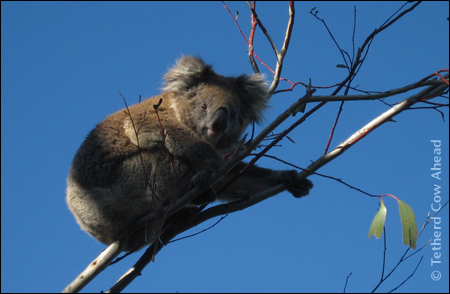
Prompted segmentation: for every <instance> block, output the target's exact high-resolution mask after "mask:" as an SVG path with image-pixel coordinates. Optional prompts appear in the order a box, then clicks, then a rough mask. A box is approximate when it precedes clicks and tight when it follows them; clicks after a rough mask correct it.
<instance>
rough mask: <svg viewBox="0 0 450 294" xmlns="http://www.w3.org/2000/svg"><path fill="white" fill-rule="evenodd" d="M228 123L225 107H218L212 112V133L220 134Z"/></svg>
mask: <svg viewBox="0 0 450 294" xmlns="http://www.w3.org/2000/svg"><path fill="white" fill-rule="evenodd" d="M227 124H228V111H227V110H226V109H225V108H219V109H218V110H217V111H216V113H214V117H213V123H212V129H213V131H214V133H216V134H221V133H223V132H225V130H226V129H227Z"/></svg>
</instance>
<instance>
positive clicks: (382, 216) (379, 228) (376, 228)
mask: <svg viewBox="0 0 450 294" xmlns="http://www.w3.org/2000/svg"><path fill="white" fill-rule="evenodd" d="M380 200H381V199H380ZM386 214H387V209H386V206H384V203H383V200H381V203H380V208H379V209H378V212H377V214H376V215H375V217H374V218H373V221H372V225H371V226H370V229H369V236H368V237H369V239H370V238H371V237H372V235H375V237H377V239H380V237H381V235H382V234H383V229H384V223H385V222H386Z"/></svg>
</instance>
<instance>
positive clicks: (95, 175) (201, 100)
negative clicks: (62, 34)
mask: <svg viewBox="0 0 450 294" xmlns="http://www.w3.org/2000/svg"><path fill="white" fill-rule="evenodd" d="M164 78H165V80H166V82H165V87H164V88H163V89H164V90H165V92H163V93H162V94H160V95H158V96H155V97H153V98H149V99H147V100H145V101H143V102H141V103H139V104H136V105H133V106H131V107H129V109H124V110H120V111H118V112H116V113H114V114H112V115H109V116H108V117H107V118H106V119H105V120H103V121H102V122H101V123H99V124H98V125H97V126H96V127H95V128H94V129H93V130H92V131H91V132H90V133H89V134H88V136H87V137H86V139H85V141H84V142H83V143H82V145H81V147H80V148H79V150H78V151H77V153H76V155H75V158H74V160H73V162H72V165H71V167H70V171H69V177H68V179H67V198H66V200H67V204H68V206H69V208H70V210H71V211H72V213H73V214H74V216H75V218H76V220H77V222H78V224H79V225H80V226H81V228H82V229H83V230H85V231H86V232H87V233H89V234H90V235H91V236H93V237H94V238H96V239H97V240H98V241H100V242H102V243H105V244H107V245H109V244H111V243H112V242H114V241H115V240H116V239H117V238H118V237H119V236H120V235H122V234H123V233H124V230H125V229H126V228H127V227H128V226H129V225H130V224H131V223H132V222H133V221H135V220H137V219H139V218H141V217H143V216H144V215H147V214H148V213H151V212H154V211H157V210H158V209H160V208H161V207H163V206H165V205H168V204H169V203H171V202H172V201H175V200H176V199H177V197H181V196H182V195H184V194H185V193H186V192H188V191H189V190H190V189H191V188H192V187H193V186H200V187H205V186H207V185H208V182H209V180H210V178H211V175H212V174H214V173H218V172H219V173H220V172H222V170H223V168H224V164H225V161H224V154H225V152H227V151H229V150H231V149H232V148H233V146H234V145H235V144H236V142H237V141H238V140H239V139H240V137H241V135H242V133H243V132H244V131H245V129H246V128H247V126H248V125H249V124H250V123H252V122H257V123H259V122H261V120H262V119H263V116H262V112H263V110H264V109H265V108H266V104H267V100H268V95H267V91H266V83H265V82H264V80H263V77H262V76H261V75H258V74H253V75H241V76H239V77H224V76H221V75H218V74H216V73H215V72H214V71H213V70H212V68H211V66H210V65H206V64H205V63H204V62H203V60H201V59H199V58H196V57H182V59H181V60H179V61H178V62H177V65H176V66H174V67H173V68H172V69H170V71H169V72H168V73H167V74H166V75H165V77H164ZM158 104H159V107H158V108H157V110H155V108H154V105H158ZM244 166H245V164H244V163H240V164H238V165H237V166H236V167H235V168H234V169H233V170H232V172H231V173H230V174H229V175H227V177H228V178H230V177H232V176H233V174H236V173H238V172H239V171H240V170H241V169H242V168H243V167H244ZM225 182H226V179H224V180H223V181H222V183H218V184H216V185H215V186H214V187H212V188H213V189H214V190H216V189H218V188H220V185H221V184H222V185H223V183H225ZM279 183H285V184H286V185H287V187H288V190H289V191H290V192H291V193H292V194H293V195H294V196H296V197H301V196H304V195H307V194H308V191H309V189H310V188H312V183H311V182H310V181H309V180H303V181H300V180H299V179H298V173H297V172H295V171H273V170H270V169H264V168H259V167H256V166H253V167H251V168H250V169H249V170H248V171H246V172H245V173H244V174H243V175H242V176H241V177H240V178H239V179H238V180H237V181H236V182H235V183H233V185H231V186H230V187H228V189H227V191H225V193H224V195H218V198H219V200H224V201H230V200H231V201H232V200H233V196H235V195H240V197H242V195H246V194H248V195H251V194H252V193H255V192H258V191H262V190H264V189H266V188H268V187H272V186H274V185H277V184H279ZM234 199H236V198H234ZM213 200H214V197H213V199H210V201H213ZM199 202H201V201H199ZM196 204H199V203H197V201H194V202H193V203H191V204H190V205H196ZM160 227H161V224H160V223H158V222H157V221H156V222H155V223H151V224H148V225H147V226H146V228H143V229H140V230H137V231H135V232H134V233H133V234H132V236H131V237H130V238H129V239H128V241H127V244H126V245H124V247H123V248H124V249H123V250H125V251H131V250H135V249H137V248H139V247H142V246H143V245H145V244H148V243H151V242H152V240H154V237H155V235H156V234H157V233H158V230H159V228H160ZM130 233H131V232H130ZM152 238H153V239H152Z"/></svg>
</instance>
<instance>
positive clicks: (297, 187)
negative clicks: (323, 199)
mask: <svg viewBox="0 0 450 294" xmlns="http://www.w3.org/2000/svg"><path fill="white" fill-rule="evenodd" d="M246 165H247V164H246V163H243V162H240V163H239V164H237V165H236V166H235V167H234V168H233V169H232V170H231V171H230V172H229V173H228V174H227V175H226V176H225V177H224V179H223V180H221V181H220V183H217V184H216V185H215V186H214V189H215V190H216V191H219V189H220V188H222V187H223V186H224V185H225V184H226V183H227V182H228V181H229V180H230V179H231V178H233V177H234V176H235V175H237V174H238V173H239V172H240V171H241V170H243V169H244V168H245V166H246ZM282 183H283V184H286V186H287V190H288V191H289V192H290V193H292V195H293V196H294V197H297V198H300V197H302V196H306V195H308V194H309V190H310V189H311V188H312V187H313V184H312V182H311V181H310V180H308V179H303V180H301V179H300V177H299V173H298V172H297V171H295V170H282V171H279V170H271V169H267V168H261V167H258V166H255V165H253V166H251V167H250V168H248V169H247V170H246V171H245V172H243V173H242V174H241V175H240V176H239V178H238V179H237V180H235V181H234V182H233V183H232V184H231V185H230V186H229V187H228V188H227V189H226V190H225V191H224V192H223V193H222V194H221V195H219V196H218V199H219V200H222V201H228V202H231V201H236V200H239V199H242V198H244V197H248V196H250V195H252V194H255V193H258V192H261V191H264V190H266V189H268V188H271V187H274V186H277V185H278V184H282Z"/></svg>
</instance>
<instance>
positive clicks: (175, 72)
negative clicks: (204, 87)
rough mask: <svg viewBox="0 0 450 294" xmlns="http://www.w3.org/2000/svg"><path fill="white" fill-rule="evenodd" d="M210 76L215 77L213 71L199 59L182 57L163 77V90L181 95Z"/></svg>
mask: <svg viewBox="0 0 450 294" xmlns="http://www.w3.org/2000/svg"><path fill="white" fill-rule="evenodd" d="M211 75H215V73H214V71H213V70H212V68H211V66H210V65H207V64H205V62H204V61H203V60H202V59H201V58H198V57H193V56H182V57H181V59H179V60H178V61H177V64H176V65H175V66H174V67H172V68H171V69H170V70H169V72H168V73H167V74H166V75H165V76H164V79H165V80H166V81H165V82H164V85H165V86H164V87H163V90H164V91H175V92H177V93H179V94H181V93H183V92H185V91H187V90H188V89H190V88H192V87H193V86H196V85H198V84H199V83H200V81H202V80H205V78H206V77H208V76H211Z"/></svg>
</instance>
